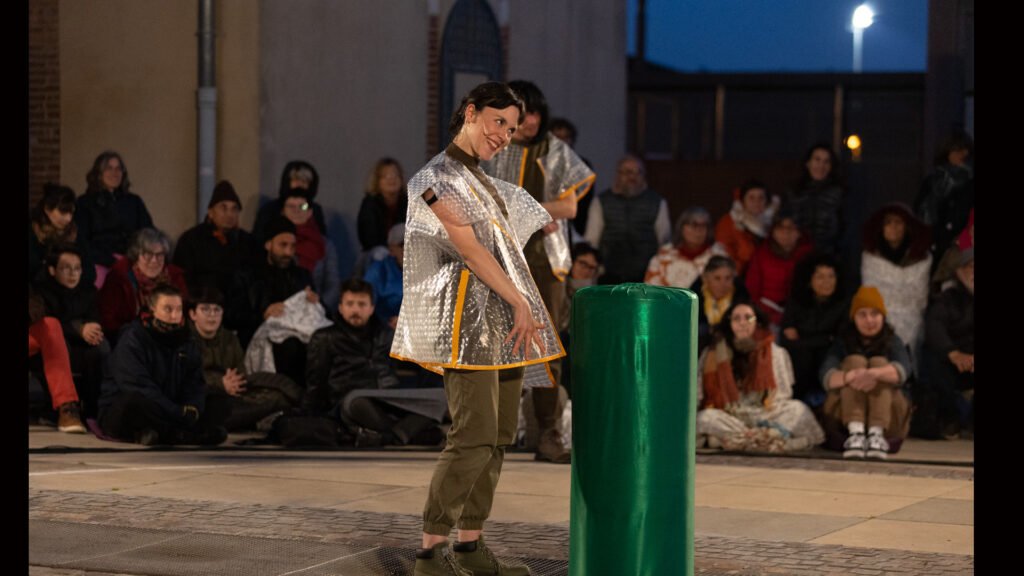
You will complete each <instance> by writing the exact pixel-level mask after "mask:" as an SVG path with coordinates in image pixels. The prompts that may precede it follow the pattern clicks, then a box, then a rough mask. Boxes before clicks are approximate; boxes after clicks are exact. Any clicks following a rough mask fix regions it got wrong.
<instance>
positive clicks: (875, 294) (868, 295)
mask: <svg viewBox="0 0 1024 576" xmlns="http://www.w3.org/2000/svg"><path fill="white" fill-rule="evenodd" d="M861 308H874V309H875V310H878V311H879V312H881V313H882V316H888V315H889V313H888V312H886V311H885V301H884V300H883V299H882V293H881V292H879V291H878V288H875V287H874V286H861V287H860V288H858V289H857V293H856V294H854V295H853V301H852V302H850V319H851V320H852V319H853V315H854V314H856V313H857V310H860V309H861Z"/></svg>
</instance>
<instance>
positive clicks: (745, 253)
mask: <svg viewBox="0 0 1024 576" xmlns="http://www.w3.org/2000/svg"><path fill="white" fill-rule="evenodd" d="M769 198H770V200H771V201H770V202H769ZM778 209H779V197H778V196H771V197H769V195H768V189H767V188H765V186H764V184H762V183H761V182H759V181H757V180H748V181H747V182H746V183H744V184H743V186H741V187H740V188H739V189H738V190H737V191H736V199H735V200H733V202H732V208H731V209H730V210H729V213H728V214H726V215H725V216H722V217H721V218H720V219H719V220H718V224H717V225H716V226H715V240H716V241H718V243H719V244H721V245H722V247H723V248H725V251H726V252H727V253H728V254H729V257H730V258H732V260H733V262H735V263H736V273H737V274H738V275H739V276H743V273H744V272H746V271H747V263H748V262H750V259H751V258H753V257H754V250H755V249H757V247H758V245H760V244H761V242H763V241H764V239H765V237H766V236H768V229H769V227H770V226H771V224H772V217H773V216H775V212H776V211H778Z"/></svg>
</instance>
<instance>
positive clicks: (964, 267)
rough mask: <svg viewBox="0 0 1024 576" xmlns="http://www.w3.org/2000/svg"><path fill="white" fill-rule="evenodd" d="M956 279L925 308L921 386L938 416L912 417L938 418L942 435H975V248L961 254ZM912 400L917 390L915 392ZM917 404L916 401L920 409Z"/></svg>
mask: <svg viewBox="0 0 1024 576" xmlns="http://www.w3.org/2000/svg"><path fill="white" fill-rule="evenodd" d="M959 264H960V265H959V266H958V267H957V269H956V280H955V283H954V284H953V285H952V286H951V287H949V288H947V289H946V290H944V291H943V292H942V293H941V294H939V295H938V296H937V297H936V298H935V299H934V300H933V301H932V304H931V306H930V307H929V308H928V315H927V320H926V323H925V330H926V334H925V347H924V356H923V359H924V364H925V366H926V370H925V374H926V375H927V377H926V378H922V380H921V381H920V384H922V385H923V386H925V387H927V388H928V390H927V392H926V393H927V394H930V395H932V396H933V397H934V398H935V400H936V402H935V408H936V412H937V414H927V415H926V414H919V413H918V412H915V414H914V417H915V418H918V417H921V418H926V419H930V420H933V421H935V422H936V424H937V426H936V427H937V428H938V431H939V432H940V433H941V434H943V435H944V436H946V437H950V436H953V435H956V434H957V433H959V434H960V436H961V437H962V438H973V436H974V248H973V247H971V248H967V249H966V250H964V251H963V252H961V253H960V262H959ZM914 392H915V394H914V398H915V400H916V399H917V398H918V396H919V394H918V393H917V389H916V388H915V390H914ZM920 409H921V405H920V404H919V405H918V410H920Z"/></svg>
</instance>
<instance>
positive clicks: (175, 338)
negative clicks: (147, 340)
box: [139, 310, 191, 348]
mask: <svg viewBox="0 0 1024 576" xmlns="http://www.w3.org/2000/svg"><path fill="white" fill-rule="evenodd" d="M139 321H140V322H142V326H143V327H144V328H145V329H146V330H147V331H148V332H149V333H150V335H151V336H153V339H154V340H156V341H157V342H158V343H160V344H161V345H163V346H167V347H168V348H177V347H179V346H181V345H182V344H184V343H185V342H186V341H187V340H188V339H189V337H190V336H191V333H190V332H189V330H188V328H186V327H185V323H184V322H182V323H181V324H168V323H167V322H164V321H162V320H159V319H157V317H156V316H153V313H152V312H149V311H148V310H147V311H143V312H142V313H141V314H140V315H139Z"/></svg>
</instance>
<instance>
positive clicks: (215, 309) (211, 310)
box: [196, 304, 224, 316]
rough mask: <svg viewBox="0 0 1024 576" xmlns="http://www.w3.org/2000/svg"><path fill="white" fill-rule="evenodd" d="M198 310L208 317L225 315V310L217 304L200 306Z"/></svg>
mask: <svg viewBox="0 0 1024 576" xmlns="http://www.w3.org/2000/svg"><path fill="white" fill-rule="evenodd" d="M196 310H197V311H198V312H199V313H200V314H203V315H206V316H220V315H221V314H223V313H224V309H223V308H221V307H220V306H218V305H216V304H200V305H199V306H196Z"/></svg>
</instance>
